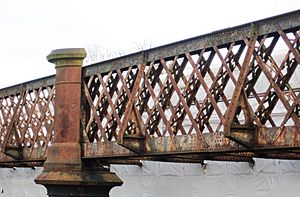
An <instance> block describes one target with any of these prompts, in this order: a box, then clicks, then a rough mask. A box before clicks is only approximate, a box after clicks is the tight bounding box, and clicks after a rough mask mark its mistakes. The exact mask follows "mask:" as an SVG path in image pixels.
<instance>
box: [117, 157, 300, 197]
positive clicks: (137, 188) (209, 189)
mask: <svg viewBox="0 0 300 197" xmlns="http://www.w3.org/2000/svg"><path fill="white" fill-rule="evenodd" d="M255 161H256V163H255V165H254V166H253V168H252V167H251V166H249V164H248V163H244V162H243V163H241V162H240V163H237V162H213V161H207V165H205V166H201V165H200V164H178V163H177V164H174V163H162V162H150V161H143V166H142V167H138V166H117V165H114V166H112V168H111V170H112V171H114V172H116V173H117V174H118V175H119V177H120V178H121V179H122V180H123V181H124V184H123V186H122V187H116V188H114V189H113V190H112V191H111V196H112V197H150V196H151V197H169V196H172V197H182V196H185V197H199V196H210V197H214V196H216V197H217V196H218V197H219V196H226V197H236V196H243V197H254V196H255V197H257V196H270V197H279V196H289V197H296V196H297V197H298V196H300V161H283V160H266V159H256V160H255Z"/></svg>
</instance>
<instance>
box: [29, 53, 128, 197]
mask: <svg viewBox="0 0 300 197" xmlns="http://www.w3.org/2000/svg"><path fill="white" fill-rule="evenodd" d="M85 56H86V52H85V50H84V49H81V48H73V49H58V50H54V51H52V52H51V53H50V54H49V55H48V56H47V59H48V61H49V62H51V63H54V64H55V68H56V78H55V104H54V112H55V113H54V122H55V124H54V133H55V135H54V139H53V140H52V145H51V146H49V147H48V150H47V154H46V156H47V160H46V161H45V163H44V170H43V172H42V173H41V174H40V175H39V176H38V177H37V178H36V179H35V182H36V183H37V184H42V185H44V186H45V187H46V188H47V191H48V195H49V196H50V197H52V196H53V197H54V196H56V197H63V196H73V197H75V196H76V197H82V196H90V197H92V196H93V197H108V196H109V191H110V189H111V188H112V187H115V186H120V185H122V181H121V180H120V179H119V178H118V177H117V176H116V174H114V173H111V172H109V171H103V170H99V169H93V168H89V169H85V168H84V165H83V163H82V160H81V146H80V114H81V112H80V109H81V106H80V101H81V76H82V62H83V59H84V58H85Z"/></svg>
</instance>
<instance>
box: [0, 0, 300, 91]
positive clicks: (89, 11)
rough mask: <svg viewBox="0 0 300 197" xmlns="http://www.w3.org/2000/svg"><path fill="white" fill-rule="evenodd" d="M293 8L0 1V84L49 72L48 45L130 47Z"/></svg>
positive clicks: (265, 0)
mask: <svg viewBox="0 0 300 197" xmlns="http://www.w3.org/2000/svg"><path fill="white" fill-rule="evenodd" d="M297 9H300V0H284V1H283V0H250V1H249V0H248V1H242V0H240V1H238V0H235V1H234V0H207V1H200V0H184V1H177V0H165V1H164V0H151V1H150V0H149V1H142V0H106V1H100V0H2V1H1V3H0V30H1V31H0V58H1V72H0V79H1V80H0V88H3V87H6V86H10V85H14V84H17V83H21V82H25V81H29V80H33V79H36V78H40V77H44V76H48V75H50V74H53V73H54V72H55V70H54V66H53V65H52V64H50V63H48V62H47V60H46V58H45V56H46V55H48V54H49V53H50V51H51V50H53V49H58V48H69V47H88V46H94V45H98V46H100V47H103V48H105V49H106V48H107V49H112V50H114V49H115V50H122V51H126V52H132V51H134V50H135V49H136V43H148V44H149V43H151V46H152V47H154V46H159V45H163V44H167V43H170V42H174V41H178V40H182V39H186V38H189V37H193V36H198V35H201V34H204V33H209V32H211V31H215V30H219V29H223V28H227V27H230V26H236V25H240V24H243V23H247V22H251V21H254V20H259V19H262V18H266V17H270V16H274V15H278V14H282V13H285V12H289V11H293V10H297Z"/></svg>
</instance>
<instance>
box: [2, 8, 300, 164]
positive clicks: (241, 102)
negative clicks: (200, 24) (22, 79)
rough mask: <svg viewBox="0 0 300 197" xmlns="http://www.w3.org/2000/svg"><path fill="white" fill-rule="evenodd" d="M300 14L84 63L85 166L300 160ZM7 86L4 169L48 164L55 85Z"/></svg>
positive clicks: (50, 82) (82, 137) (40, 82)
mask: <svg viewBox="0 0 300 197" xmlns="http://www.w3.org/2000/svg"><path fill="white" fill-rule="evenodd" d="M299 29H300V11H299V10H298V11H295V12H291V13H287V14H283V15H279V16H276V17H272V18H268V19H264V20H260V21H255V22H252V23H248V24H244V25H241V26H237V27H233V28H228V29H224V30H220V31H216V32H212V33H209V34H205V35H202V36H198V37H194V38H190V39H187V40H183V41H179V42H175V43H172V44H168V45H164V46H161V47H156V48H153V49H148V50H144V51H141V52H137V53H134V54H130V55H126V56H123V57H119V58H115V59H112V60H108V61H104V62H99V63H95V64H92V65H89V66H86V67H83V68H82V70H81V72H82V80H81V82H80V84H81V104H80V106H81V107H80V145H81V157H82V161H84V163H85V164H84V165H87V166H90V165H103V164H105V165H108V164H111V163H124V164H135V163H136V164H138V163H139V160H143V159H145V160H157V161H173V162H200V163H201V162H203V160H221V161H252V158H253V157H262V158H281V159H299V158H300V152H299V150H300V149H299V148H300V130H299V127H300V119H299V117H300V93H299V90H300V81H299V80H300V78H298V77H299V76H300V75H299V73H300V67H299V64H300V55H299V53H300V48H299V45H300V39H299V35H300V34H299ZM55 77H56V76H48V77H44V78H41V79H37V80H33V81H30V82H26V83H22V84H19V85H15V86H12V87H8V88H4V89H1V90H0V152H1V155H0V165H1V166H37V165H38V166H42V165H43V163H44V161H45V159H46V151H47V149H48V148H49V147H51V146H52V143H53V139H55V135H56V133H55V130H54V108H55V104H56V102H54V101H55V99H56V94H57V92H56V89H57V86H58V85H61V83H62V82H61V83H58V82H56V81H55Z"/></svg>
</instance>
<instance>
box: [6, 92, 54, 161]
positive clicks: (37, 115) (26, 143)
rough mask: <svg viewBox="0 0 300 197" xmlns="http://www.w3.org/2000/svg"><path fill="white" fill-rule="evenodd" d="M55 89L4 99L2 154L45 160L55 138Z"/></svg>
mask: <svg viewBox="0 0 300 197" xmlns="http://www.w3.org/2000/svg"><path fill="white" fill-rule="evenodd" d="M53 105H54V87H52V86H51V87H46V88H42V87H41V88H38V89H34V90H26V91H25V90H24V91H21V93H16V94H13V95H9V96H7V97H1V98H0V144H1V147H0V148H1V152H2V153H5V154H6V155H9V156H11V157H13V158H15V159H35V158H36V159H43V158H44V155H45V152H46V149H47V147H48V145H49V144H51V143H50V141H51V138H52V135H53V123H54V118H53V116H54V106H53Z"/></svg>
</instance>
